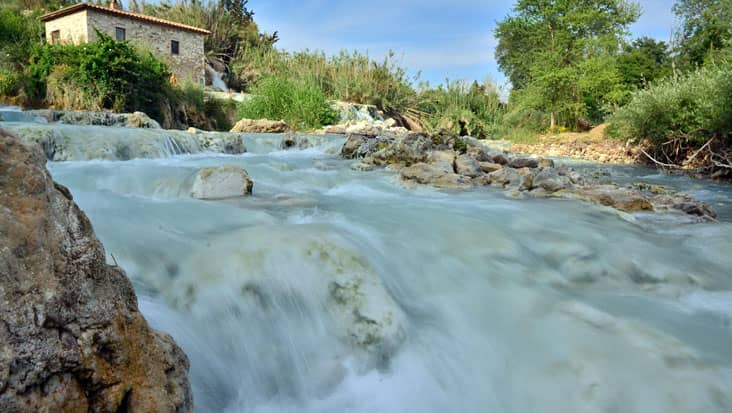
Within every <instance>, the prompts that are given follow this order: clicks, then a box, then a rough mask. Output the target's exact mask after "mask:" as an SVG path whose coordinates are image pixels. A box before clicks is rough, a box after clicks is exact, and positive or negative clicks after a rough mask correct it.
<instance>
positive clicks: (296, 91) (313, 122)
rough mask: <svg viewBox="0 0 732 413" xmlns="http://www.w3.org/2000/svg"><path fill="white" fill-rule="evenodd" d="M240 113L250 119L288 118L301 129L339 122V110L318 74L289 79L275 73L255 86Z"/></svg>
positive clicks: (310, 128) (290, 123)
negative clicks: (331, 101)
mask: <svg viewBox="0 0 732 413" xmlns="http://www.w3.org/2000/svg"><path fill="white" fill-rule="evenodd" d="M253 92H254V97H253V98H252V100H250V101H249V102H246V103H243V104H242V105H241V109H240V112H239V115H240V116H241V117H243V118H249V119H273V120H284V121H286V122H287V123H288V124H289V125H290V126H292V127H294V128H295V129H298V130H312V129H317V128H320V127H322V126H324V125H330V124H333V123H337V122H338V120H339V116H338V113H336V111H335V110H333V109H332V108H331V106H330V104H329V103H328V100H327V99H326V97H325V95H324V94H323V91H322V89H321V88H320V86H319V85H318V83H317V80H316V79H314V78H302V79H289V78H285V77H282V76H279V75H271V76H268V77H266V78H264V79H263V80H261V81H260V82H258V83H257V85H256V86H255V87H254V89H253Z"/></svg>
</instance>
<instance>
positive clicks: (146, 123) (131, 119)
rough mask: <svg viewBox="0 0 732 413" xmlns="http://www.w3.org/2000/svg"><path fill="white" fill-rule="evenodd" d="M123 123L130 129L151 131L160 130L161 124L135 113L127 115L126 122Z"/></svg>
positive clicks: (145, 115)
mask: <svg viewBox="0 0 732 413" xmlns="http://www.w3.org/2000/svg"><path fill="white" fill-rule="evenodd" d="M119 123H123V124H124V125H125V126H126V127H128V128H149V129H160V124H159V123H158V122H156V121H155V120H154V119H152V118H150V117H149V116H147V114H145V113H142V112H133V113H132V114H129V115H127V119H126V122H124V121H123V122H119Z"/></svg>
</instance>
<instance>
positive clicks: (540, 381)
mask: <svg viewBox="0 0 732 413" xmlns="http://www.w3.org/2000/svg"><path fill="white" fill-rule="evenodd" d="M281 139H282V137H281V136H274V135H269V136H264V135H262V136H255V135H250V136H248V137H247V138H245V144H246V146H247V147H248V149H249V150H250V153H247V154H244V155H236V156H225V155H213V154H206V153H202V154H195V155H179V156H168V157H165V158H158V159H135V160H130V161H124V162H115V161H98V160H89V161H79V162H64V163H50V164H49V169H50V170H51V172H52V174H53V176H54V178H55V179H57V180H58V181H59V182H61V183H62V184H64V185H67V186H68V187H69V188H70V189H71V191H72V192H73V194H74V198H75V200H76V201H77V203H78V204H79V205H80V206H81V208H82V209H83V210H84V211H86V213H87V214H88V215H89V217H90V218H91V220H92V223H93V224H94V227H95V230H96V232H97V235H98V236H99V238H100V239H101V240H102V242H103V243H104V245H105V248H106V251H107V255H108V259H109V260H110V262H111V261H112V260H115V261H116V262H118V263H119V264H120V265H121V266H123V267H124V268H125V269H126V270H127V272H128V274H129V276H130V277H131V278H132V280H133V282H134V284H135V286H136V289H137V292H138V295H139V297H140V305H141V309H142V311H143V313H144V314H145V316H146V317H147V318H148V320H149V321H150V323H151V324H152V325H153V326H154V327H155V328H159V329H162V330H165V331H166V332H169V333H170V334H172V335H173V336H174V337H175V339H176V341H177V342H178V343H179V344H180V345H181V346H182V347H183V348H184V350H185V351H186V353H187V354H188V355H189V357H190V360H191V374H190V377H191V381H192V385H193V389H194V399H195V404H196V407H197V410H198V411H202V412H220V411H226V412H293V411H303V412H344V411H349V412H374V411H379V412H406V411H409V412H446V411H455V412H535V411H543V412H644V413H645V412H664V413H666V412H690V411H699V412H729V411H732V270H731V268H732V214H730V208H729V205H730V199H732V198H731V194H732V190H731V189H730V188H729V187H728V186H724V185H717V184H710V183H708V182H702V181H692V180H687V179H685V178H676V177H667V176H661V175H658V174H657V173H656V172H653V171H648V170H643V169H638V168H613V171H614V173H617V174H619V175H620V176H621V178H622V179H627V180H629V181H631V180H645V181H652V182H654V183H663V184H665V185H671V186H675V187H678V188H680V189H688V190H690V191H691V192H692V193H694V194H696V195H699V196H701V197H703V198H704V199H706V200H708V201H709V202H711V203H712V204H714V205H715V207H716V208H717V209H718V210H719V211H720V217H721V222H720V223H716V224H697V225H686V224H680V223H679V222H680V221H679V220H678V219H677V218H676V217H673V216H671V217H666V218H665V219H663V220H660V221H659V220H657V219H651V218H649V217H644V216H629V215H625V214H620V213H617V212H615V211H612V210H608V209H605V208H601V207H597V206H592V205H588V204H583V203H578V202H574V201H562V200H531V199H524V200H519V199H512V198H507V197H506V196H504V195H503V194H502V193H501V192H500V191H498V190H494V189H479V190H472V191H464V192H443V191H438V190H434V189H430V188H425V187H422V188H406V187H404V186H402V185H401V184H400V183H399V181H398V179H397V178H396V176H395V175H394V174H391V173H388V172H384V171H375V172H356V171H352V170H351V169H350V168H349V166H350V162H348V161H344V160H341V159H339V158H338V156H337V153H338V149H339V147H340V145H341V144H342V142H343V139H342V138H333V137H319V138H314V140H313V142H312V145H314V147H311V148H309V149H304V150H295V151H280V150H279V149H278V148H279V147H280V146H279V145H280V141H281ZM229 164H232V165H241V166H243V167H245V168H246V169H247V171H248V172H249V174H250V175H251V177H252V179H253V180H254V182H255V185H254V196H252V197H250V198H244V199H235V200H225V201H215V202H214V201H199V200H194V199H191V198H190V197H189V195H188V194H189V192H190V186H191V183H192V177H193V175H194V174H195V172H196V170H197V169H198V168H201V167H204V166H213V165H229ZM364 332H366V333H364Z"/></svg>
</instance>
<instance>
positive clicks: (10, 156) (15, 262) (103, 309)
mask: <svg viewBox="0 0 732 413" xmlns="http://www.w3.org/2000/svg"><path fill="white" fill-rule="evenodd" d="M44 163H45V158H44V157H43V155H42V153H41V152H40V151H38V150H35V149H32V148H30V147H27V146H25V145H23V144H21V143H20V142H19V141H18V140H16V139H15V138H12V137H9V136H7V135H5V134H4V133H3V132H2V131H0V205H1V206H2V207H0V228H2V230H1V231H2V234H3V236H2V237H0V273H2V274H3V276H2V277H0V314H1V316H2V321H3V322H2V323H1V324H0V411H3V412H19V411H39V412H56V411H74V412H76V411H79V412H87V411H94V412H118V411H120V412H122V411H125V412H130V411H135V412H188V411H191V410H192V397H191V390H190V386H189V383H188V378H187V372H188V359H187V357H186V356H185V354H184V353H183V352H182V351H181V350H180V348H178V347H177V346H176V344H175V343H174V342H173V339H172V338H171V337H170V336H168V335H167V334H164V333H159V332H156V331H154V330H152V329H151V328H150V327H149V326H148V324H147V322H146V321H145V319H144V317H143V316H142V314H141V313H140V311H139V309H138V307H137V298H136V296H135V292H134V289H133V287H132V284H131V283H130V280H129V279H128V278H127V277H126V275H125V273H124V271H122V269H120V268H118V267H112V266H109V265H107V264H106V263H105V254H104V249H103V247H102V244H101V243H100V242H99V241H98V240H97V238H96V237H95V235H94V232H93V229H92V226H91V223H90V222H89V219H88V218H87V217H86V215H85V214H84V213H83V212H81V210H79V207H78V206H77V205H76V204H75V203H74V202H73V200H72V196H71V193H70V192H69V190H68V189H66V188H65V187H63V186H61V185H59V184H56V183H54V182H53V180H52V179H51V176H50V175H49V173H48V171H47V170H46V169H45V164H44Z"/></svg>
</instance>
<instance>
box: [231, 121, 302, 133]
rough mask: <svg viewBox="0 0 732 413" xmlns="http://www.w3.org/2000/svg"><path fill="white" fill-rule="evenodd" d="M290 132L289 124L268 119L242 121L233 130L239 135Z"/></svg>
mask: <svg viewBox="0 0 732 413" xmlns="http://www.w3.org/2000/svg"><path fill="white" fill-rule="evenodd" d="M289 130H290V125H288V124H287V122H285V121H283V120H267V119H258V120H254V119H242V120H240V121H239V122H236V125H234V127H233V128H231V132H237V133H285V132H287V131H289Z"/></svg>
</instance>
